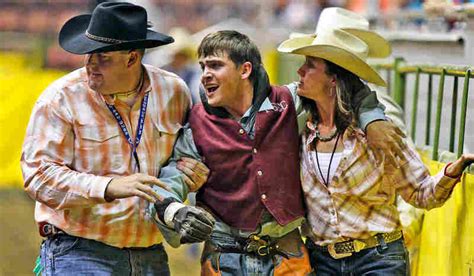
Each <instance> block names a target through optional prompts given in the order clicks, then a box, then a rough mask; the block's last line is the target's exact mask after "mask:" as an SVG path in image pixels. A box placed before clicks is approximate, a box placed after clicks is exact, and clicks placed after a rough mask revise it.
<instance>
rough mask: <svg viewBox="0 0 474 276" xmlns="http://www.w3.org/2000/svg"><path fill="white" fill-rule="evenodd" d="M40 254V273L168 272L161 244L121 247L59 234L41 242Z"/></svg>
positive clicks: (114, 273) (155, 273)
mask: <svg viewBox="0 0 474 276" xmlns="http://www.w3.org/2000/svg"><path fill="white" fill-rule="evenodd" d="M40 256H41V265H42V267H43V274H42V275H170V271H169V267H168V256H167V255H166V252H165V250H164V248H163V245H162V244H158V245H154V246H151V247H147V248H122V249H121V248H117V247H113V246H109V245H106V244H104V243H101V242H98V241H94V240H88V239H84V238H78V237H73V236H69V235H66V234H60V235H55V236H53V237H49V238H48V239H46V240H45V241H44V242H43V244H42V245H41V253H40Z"/></svg>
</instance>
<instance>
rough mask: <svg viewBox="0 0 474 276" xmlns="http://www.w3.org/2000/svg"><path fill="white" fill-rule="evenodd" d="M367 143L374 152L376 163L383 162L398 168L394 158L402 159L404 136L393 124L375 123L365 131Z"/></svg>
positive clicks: (386, 122)
mask: <svg viewBox="0 0 474 276" xmlns="http://www.w3.org/2000/svg"><path fill="white" fill-rule="evenodd" d="M366 134H367V143H368V145H369V147H370V149H371V150H372V151H373V152H374V154H375V158H376V160H377V162H381V161H382V160H384V156H385V159H386V161H387V162H390V163H391V164H393V165H395V166H396V167H398V162H397V159H396V157H397V156H398V157H400V158H402V157H403V149H404V148H405V147H406V145H405V143H404V141H403V139H404V138H405V137H406V136H405V134H403V132H402V131H401V130H400V129H399V128H398V127H397V126H395V124H393V123H391V122H388V121H375V122H372V123H370V124H369V125H368V126H367V129H366Z"/></svg>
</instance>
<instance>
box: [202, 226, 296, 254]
mask: <svg viewBox="0 0 474 276" xmlns="http://www.w3.org/2000/svg"><path fill="white" fill-rule="evenodd" d="M211 240H212V238H211ZM302 245H303V244H302V240H301V236H300V234H299V230H298V229H296V230H294V231H292V232H290V233H288V234H287V235H285V236H283V237H281V238H270V237H268V236H257V235H255V234H252V235H250V236H249V237H248V238H237V237H234V242H233V243H226V244H209V243H206V245H205V249H204V251H210V252H212V251H215V252H222V253H240V254H252V255H256V256H260V257H265V256H273V255H280V256H282V257H284V258H287V259H288V258H289V257H290V255H291V256H294V255H299V254H300V250H301V249H300V248H301V246H302Z"/></svg>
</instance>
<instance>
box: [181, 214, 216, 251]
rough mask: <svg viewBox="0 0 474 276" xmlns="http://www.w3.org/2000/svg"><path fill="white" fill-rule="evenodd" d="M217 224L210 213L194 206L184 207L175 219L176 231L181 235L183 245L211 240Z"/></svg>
mask: <svg viewBox="0 0 474 276" xmlns="http://www.w3.org/2000/svg"><path fill="white" fill-rule="evenodd" d="M215 222H216V221H215V219H214V218H213V217H212V215H211V214H210V213H208V212H206V211H205V210H203V209H201V208H198V207H194V206H185V207H182V208H181V209H179V210H178V211H177V212H176V214H175V216H174V218H173V223H174V229H175V230H176V232H178V233H179V234H180V235H181V240H180V241H181V243H195V242H202V241H205V240H207V239H209V236H210V235H211V232H212V229H213V227H214V223H215Z"/></svg>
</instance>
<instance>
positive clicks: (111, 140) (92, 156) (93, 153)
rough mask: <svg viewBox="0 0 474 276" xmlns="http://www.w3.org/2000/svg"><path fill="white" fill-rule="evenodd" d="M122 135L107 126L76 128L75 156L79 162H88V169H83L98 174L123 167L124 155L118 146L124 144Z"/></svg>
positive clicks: (115, 129) (117, 130)
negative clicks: (104, 170) (105, 170)
mask: <svg viewBox="0 0 474 276" xmlns="http://www.w3.org/2000/svg"><path fill="white" fill-rule="evenodd" d="M120 135H121V133H120V130H119V129H118V128H112V127H107V126H93V125H84V126H79V127H78V128H76V144H75V147H76V148H75V155H76V157H77V159H78V160H84V158H85V160H88V162H87V164H88V165H87V167H88V168H83V169H84V170H85V171H88V170H90V171H88V172H97V171H101V170H102V169H104V168H110V169H117V168H119V167H120V166H122V165H123V155H122V153H121V151H120V150H121V147H120V146H118V145H120V144H121V143H122V142H121V141H120V139H121V138H120ZM104 162H105V163H104ZM81 164H82V163H81ZM82 165H84V164H82ZM104 166H105V167H104Z"/></svg>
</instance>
